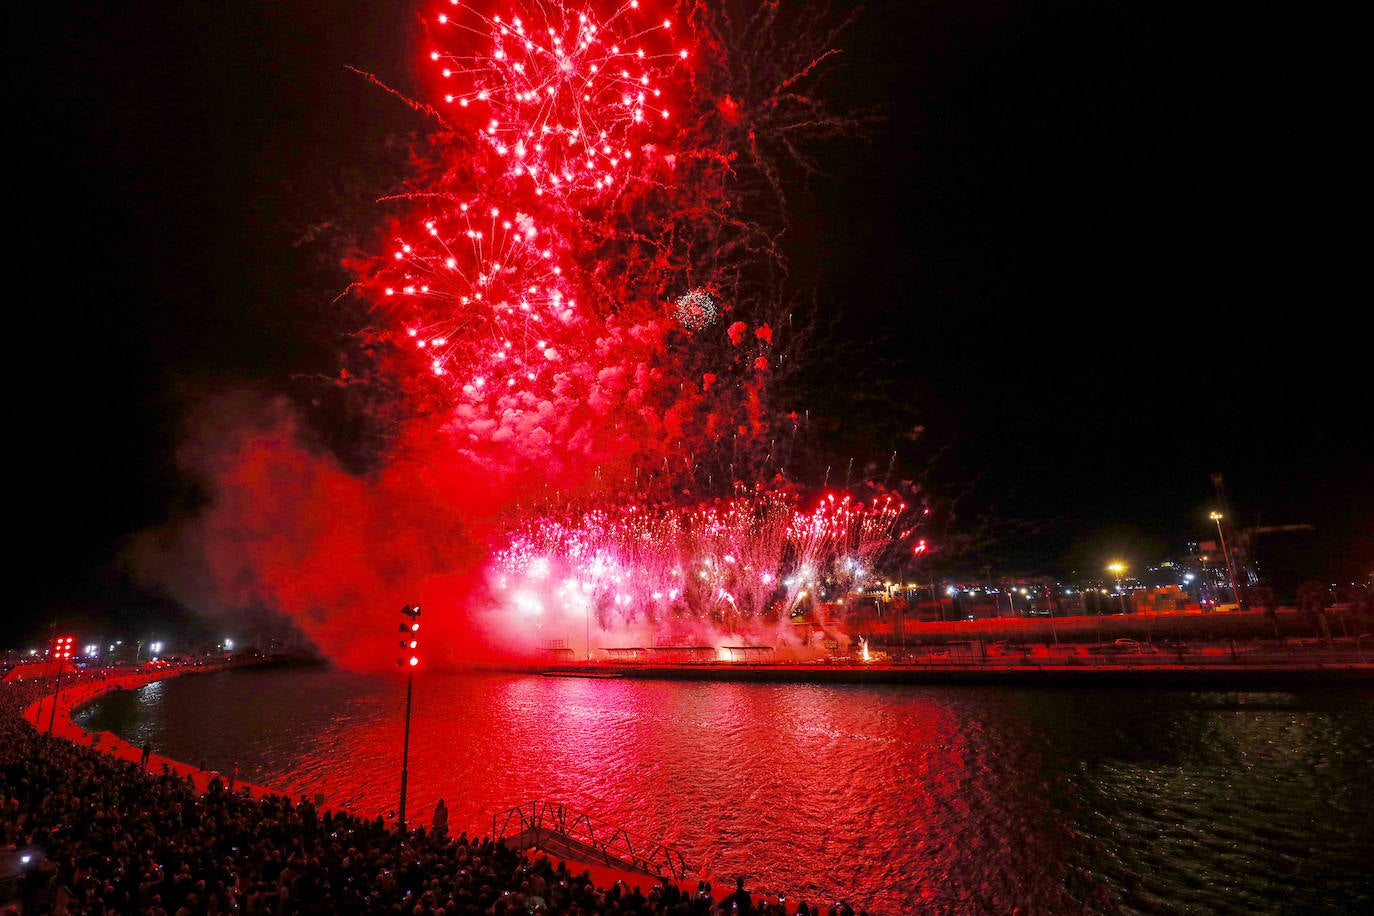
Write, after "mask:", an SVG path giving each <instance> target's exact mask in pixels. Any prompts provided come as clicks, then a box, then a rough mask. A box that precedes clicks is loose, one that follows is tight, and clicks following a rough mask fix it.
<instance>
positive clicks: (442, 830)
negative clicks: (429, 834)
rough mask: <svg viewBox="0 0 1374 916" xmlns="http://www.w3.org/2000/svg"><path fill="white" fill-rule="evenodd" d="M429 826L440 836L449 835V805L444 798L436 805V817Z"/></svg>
mask: <svg viewBox="0 0 1374 916" xmlns="http://www.w3.org/2000/svg"><path fill="white" fill-rule="evenodd" d="M429 826H430V828H431V830H432V831H433V832H434V833H435V834H436V835H438V836H447V835H448V806H447V805H445V804H444V800H443V799H442V798H441V799H439V804H437V805H435V806H434V819H433V820H431V821H430V822H429Z"/></svg>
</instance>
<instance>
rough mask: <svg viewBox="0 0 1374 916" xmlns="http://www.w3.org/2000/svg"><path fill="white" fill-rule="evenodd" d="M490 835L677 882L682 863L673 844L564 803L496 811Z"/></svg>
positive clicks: (534, 803) (682, 872)
mask: <svg viewBox="0 0 1374 916" xmlns="http://www.w3.org/2000/svg"><path fill="white" fill-rule="evenodd" d="M491 829H492V836H494V837H496V838H497V839H498V840H500V841H501V842H503V843H506V844H507V845H509V846H523V847H531V846H532V847H535V848H537V849H542V850H543V851H545V852H546V853H550V854H552V855H556V856H562V857H565V858H569V859H573V860H576V861H579V862H586V863H590V864H600V865H606V866H609V867H611V868H618V869H620V870H622V871H631V872H636V873H638V874H642V875H648V876H650V877H655V878H669V879H671V880H673V881H674V882H681V881H683V880H684V879H685V878H686V876H687V862H686V860H685V859H683V857H682V854H681V853H680V852H678V851H677V850H676V849H672V848H671V847H668V846H664V845H663V844H662V843H659V842H656V841H654V840H650V839H648V838H647V837H642V836H639V835H637V834H634V833H631V832H630V831H628V830H626V829H624V828H623V827H617V826H616V825H614V824H609V823H606V822H605V821H602V820H598V819H597V818H594V817H592V816H591V815H589V814H585V813H583V812H581V811H575V810H573V809H572V808H569V807H567V806H566V805H562V804H559V803H557V802H549V801H531V802H526V803H525V804H523V805H518V806H517V807H514V808H510V809H508V810H506V811H501V812H498V813H497V814H495V815H493V816H492V819H491Z"/></svg>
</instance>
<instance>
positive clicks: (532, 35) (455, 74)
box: [430, 0, 688, 195]
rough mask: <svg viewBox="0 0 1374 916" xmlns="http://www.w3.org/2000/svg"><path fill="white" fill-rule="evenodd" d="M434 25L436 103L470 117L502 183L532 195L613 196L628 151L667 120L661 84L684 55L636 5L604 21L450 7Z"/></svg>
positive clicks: (576, 12) (564, 13) (590, 15)
mask: <svg viewBox="0 0 1374 916" xmlns="http://www.w3.org/2000/svg"><path fill="white" fill-rule="evenodd" d="M435 21H436V24H437V26H438V29H439V30H438V31H437V33H436V34H437V37H438V40H439V43H440V44H441V45H442V46H443V47H444V48H445V49H443V50H441V49H436V50H434V51H432V52H430V60H431V61H432V62H433V63H434V64H435V65H436V66H437V67H438V68H439V73H440V76H441V78H442V81H443V84H444V85H445V87H446V88H445V90H444V92H443V100H444V102H445V103H446V104H447V105H450V106H454V107H456V108H458V109H462V110H465V111H470V112H472V113H473V115H474V118H475V119H476V120H475V123H476V124H478V125H479V126H480V133H481V136H482V138H483V139H484V140H485V141H486V142H487V143H488V145H489V146H490V147H491V149H493V150H494V151H495V152H496V153H497V155H498V156H499V157H500V158H501V160H502V162H503V166H502V168H503V170H504V173H505V175H506V176H507V177H510V178H516V179H518V178H528V179H529V181H531V182H532V183H533V185H534V187H535V189H536V192H537V193H539V194H543V193H545V192H546V191H551V190H555V191H559V192H560V193H562V194H565V195H566V194H568V193H570V192H573V191H591V192H597V191H604V190H607V189H608V188H611V187H614V186H615V185H617V184H618V183H619V182H620V181H621V180H622V175H623V173H624V171H625V169H626V168H627V167H628V166H629V164H630V163H631V162H632V161H633V160H634V158H635V156H636V145H637V143H640V144H642V143H643V142H645V141H646V140H647V138H648V137H650V136H652V125H653V123H654V122H661V121H666V120H668V119H669V118H670V116H671V112H670V111H669V109H668V106H667V103H666V100H665V99H664V98H663V88H662V85H661V83H662V81H663V76H664V74H665V73H666V71H667V69H668V68H669V67H670V66H671V65H672V64H673V63H674V62H676V61H680V60H683V59H685V58H686V57H687V56H688V52H687V51H686V49H684V48H676V49H675V48H674V47H673V45H672V22H671V21H670V20H668V19H664V18H661V17H660V18H658V19H656V20H655V19H653V18H652V17H651V16H650V15H649V13H648V12H647V11H646V10H643V9H641V5H640V3H639V2H638V0H630V2H628V3H625V4H624V5H622V6H620V7H619V8H618V9H615V10H614V11H612V12H611V13H610V14H609V15H606V16H599V15H597V13H596V12H595V10H594V9H593V8H591V7H590V6H588V7H580V8H577V9H573V8H571V7H569V6H564V5H562V4H560V3H550V4H530V5H528V6H527V7H526V8H525V9H523V10H521V11H520V12H516V13H508V14H495V15H492V16H486V15H484V14H482V13H481V12H479V11H478V10H476V9H475V8H474V7H473V6H472V5H470V4H467V3H464V2H461V0H450V3H449V9H447V10H445V11H444V12H442V13H440V14H438V15H437V16H436V17H435ZM450 46H453V47H455V50H447V48H448V47H450Z"/></svg>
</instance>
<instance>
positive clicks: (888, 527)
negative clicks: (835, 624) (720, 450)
mask: <svg viewBox="0 0 1374 916" xmlns="http://www.w3.org/2000/svg"><path fill="white" fill-rule="evenodd" d="M905 510H906V505H905V504H904V503H902V502H901V501H900V500H898V499H896V498H894V497H892V496H883V497H880V498H879V499H878V500H877V501H876V502H875V503H874V504H872V505H864V504H861V503H856V502H854V501H853V500H851V499H850V498H849V497H848V496H837V495H836V494H833V493H831V494H827V495H825V496H824V497H822V498H821V499H820V500H819V501H818V502H817V503H816V505H815V506H814V507H813V508H811V509H810V510H803V509H801V508H799V507H798V505H797V504H796V501H795V499H793V498H792V497H790V496H789V495H787V494H784V493H780V492H762V493H758V494H753V495H748V496H738V497H733V498H730V499H726V500H721V501H718V502H714V503H710V504H706V505H699V506H694V507H683V508H645V507H641V506H636V505H631V506H621V507H617V508H610V509H604V508H603V509H595V510H591V511H587V512H584V513H581V514H576V515H571V516H569V517H563V518H560V517H550V516H540V517H537V518H527V519H523V520H521V521H520V522H519V523H518V525H517V526H516V527H515V528H514V530H513V531H512V532H511V533H510V534H509V535H508V537H507V539H506V540H505V542H504V543H503V544H502V545H500V546H499V548H498V549H497V550H496V551H495V552H494V558H495V562H494V564H493V568H494V574H493V585H494V588H495V590H496V592H497V594H498V595H499V596H500V598H501V599H502V600H503V601H504V602H506V604H507V605H508V607H509V608H510V609H511V610H512V612H514V613H523V614H526V615H528V616H530V617H532V618H541V619H545V618H546V619H548V620H551V621H555V622H567V621H578V620H582V619H583V618H584V617H586V618H590V619H594V620H596V622H597V626H598V627H599V628H616V627H624V626H635V625H641V626H649V627H651V628H653V629H654V630H655V631H656V632H658V633H660V634H667V633H670V632H674V631H677V630H680V629H682V628H683V627H689V628H690V627H691V626H692V625H693V624H702V625H704V626H706V627H710V628H715V629H719V628H724V629H726V630H729V631H734V632H740V631H746V630H751V629H755V630H756V629H759V628H761V627H763V626H766V625H769V624H776V623H778V622H780V621H781V622H783V623H785V622H787V620H788V619H789V618H790V617H791V616H792V615H793V613H794V612H797V611H798V610H799V609H800V608H801V607H802V606H803V605H804V604H807V603H814V602H828V601H842V600H843V599H844V598H845V596H846V595H848V594H850V593H851V592H853V591H855V590H857V589H860V588H861V587H863V586H864V585H865V584H867V583H868V582H869V580H870V579H871V578H872V576H873V575H874V569H873V564H874V561H875V560H876V559H877V558H878V556H879V555H880V554H881V553H882V552H883V551H884V550H886V549H887V548H888V547H889V546H890V545H891V543H892V542H893V540H894V534H895V531H896V526H897V522H898V519H899V518H900V517H901V516H902V514H903V512H905Z"/></svg>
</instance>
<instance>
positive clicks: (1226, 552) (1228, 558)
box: [1208, 512, 1240, 610]
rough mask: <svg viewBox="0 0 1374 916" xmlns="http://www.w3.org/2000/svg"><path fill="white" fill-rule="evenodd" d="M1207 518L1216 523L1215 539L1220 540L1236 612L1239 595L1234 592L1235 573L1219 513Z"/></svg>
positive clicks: (1238, 607)
mask: <svg viewBox="0 0 1374 916" xmlns="http://www.w3.org/2000/svg"><path fill="white" fill-rule="evenodd" d="M1208 518H1210V519H1211V520H1212V521H1214V522H1216V523H1217V537H1218V538H1220V539H1221V552H1222V555H1223V556H1225V557H1226V575H1227V577H1228V578H1229V579H1230V580H1231V600H1232V601H1234V602H1235V603H1236V610H1240V593H1239V592H1238V591H1236V571H1235V570H1234V569H1233V568H1232V567H1231V551H1229V550H1227V549H1226V535H1224V534H1222V532H1221V513H1220V512H1213V513H1212V514H1211V515H1209V516H1208Z"/></svg>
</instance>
